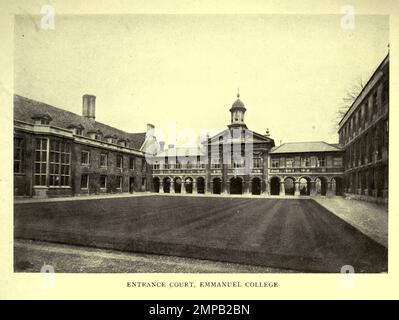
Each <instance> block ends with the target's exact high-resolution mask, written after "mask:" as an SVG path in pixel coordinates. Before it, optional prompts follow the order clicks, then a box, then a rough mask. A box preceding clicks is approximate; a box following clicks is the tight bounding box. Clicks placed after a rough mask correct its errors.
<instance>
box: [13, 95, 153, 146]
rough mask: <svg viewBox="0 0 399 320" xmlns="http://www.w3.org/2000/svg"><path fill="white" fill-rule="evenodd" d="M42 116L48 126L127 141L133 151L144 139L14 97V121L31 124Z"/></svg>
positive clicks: (55, 108)
mask: <svg viewBox="0 0 399 320" xmlns="http://www.w3.org/2000/svg"><path fill="white" fill-rule="evenodd" d="M43 114H44V115H49V116H50V117H51V118H52V121H51V123H50V125H53V126H55V127H59V128H66V129H69V128H71V126H72V127H73V126H75V127H76V126H82V127H83V128H84V132H83V133H84V134H87V133H88V132H96V131H98V130H100V131H101V133H102V134H103V136H104V137H105V136H117V137H118V138H119V139H125V140H126V139H128V140H129V143H128V146H129V147H131V148H133V149H140V148H141V147H142V145H143V143H144V141H145V139H146V133H145V132H141V133H129V132H125V131H123V130H119V129H117V128H114V127H111V126H108V125H106V124H104V123H101V122H98V121H95V122H93V121H92V120H90V119H87V118H85V117H83V116H81V115H78V114H76V113H73V112H70V111H66V110H64V109H61V108H57V107H54V106H51V105H48V104H46V103H43V102H39V101H35V100H32V99H28V98H25V97H22V96H20V95H14V120H18V121H23V122H27V123H32V124H33V123H34V120H33V119H32V117H36V116H38V115H43Z"/></svg>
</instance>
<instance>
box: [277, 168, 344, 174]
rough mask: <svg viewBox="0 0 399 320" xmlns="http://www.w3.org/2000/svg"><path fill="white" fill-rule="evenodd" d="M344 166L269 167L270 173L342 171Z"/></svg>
mask: <svg viewBox="0 0 399 320" xmlns="http://www.w3.org/2000/svg"><path fill="white" fill-rule="evenodd" d="M343 171H344V167H312V168H303V167H294V168H270V173H333V172H343Z"/></svg>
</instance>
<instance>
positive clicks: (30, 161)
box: [14, 95, 155, 197]
mask: <svg viewBox="0 0 399 320" xmlns="http://www.w3.org/2000/svg"><path fill="white" fill-rule="evenodd" d="M95 101H96V98H95V96H93V95H84V96H83V104H82V115H78V114H75V113H72V112H68V111H65V110H63V109H60V108H57V107H54V106H50V105H48V104H45V103H42V102H38V101H34V100H31V99H28V98H25V97H22V96H19V95H15V96H14V195H15V196H27V197H54V196H73V195H81V194H97V193H118V192H135V191H146V190H149V189H150V188H151V168H150V166H147V165H146V162H145V158H144V156H145V152H146V149H147V147H148V145H149V144H151V143H153V142H154V141H155V137H153V136H152V135H151V132H152V131H153V130H152V129H153V126H152V125H147V132H148V134H147V132H142V133H128V132H124V131H122V130H119V129H116V128H113V127H111V126H108V125H106V124H103V123H101V122H98V121H96V120H95V107H96V106H95Z"/></svg>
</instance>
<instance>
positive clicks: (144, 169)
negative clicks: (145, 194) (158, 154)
mask: <svg viewBox="0 0 399 320" xmlns="http://www.w3.org/2000/svg"><path fill="white" fill-rule="evenodd" d="M141 169H142V170H143V171H147V163H146V162H145V159H144V158H143V159H141Z"/></svg>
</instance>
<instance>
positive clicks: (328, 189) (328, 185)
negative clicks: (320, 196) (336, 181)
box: [326, 180, 334, 197]
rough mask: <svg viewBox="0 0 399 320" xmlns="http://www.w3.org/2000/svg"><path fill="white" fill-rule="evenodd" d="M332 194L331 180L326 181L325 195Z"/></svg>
mask: <svg viewBox="0 0 399 320" xmlns="http://www.w3.org/2000/svg"><path fill="white" fill-rule="evenodd" d="M333 195H334V193H333V191H332V183H331V180H328V181H327V191H326V196H327V197H332V196H333Z"/></svg>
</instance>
